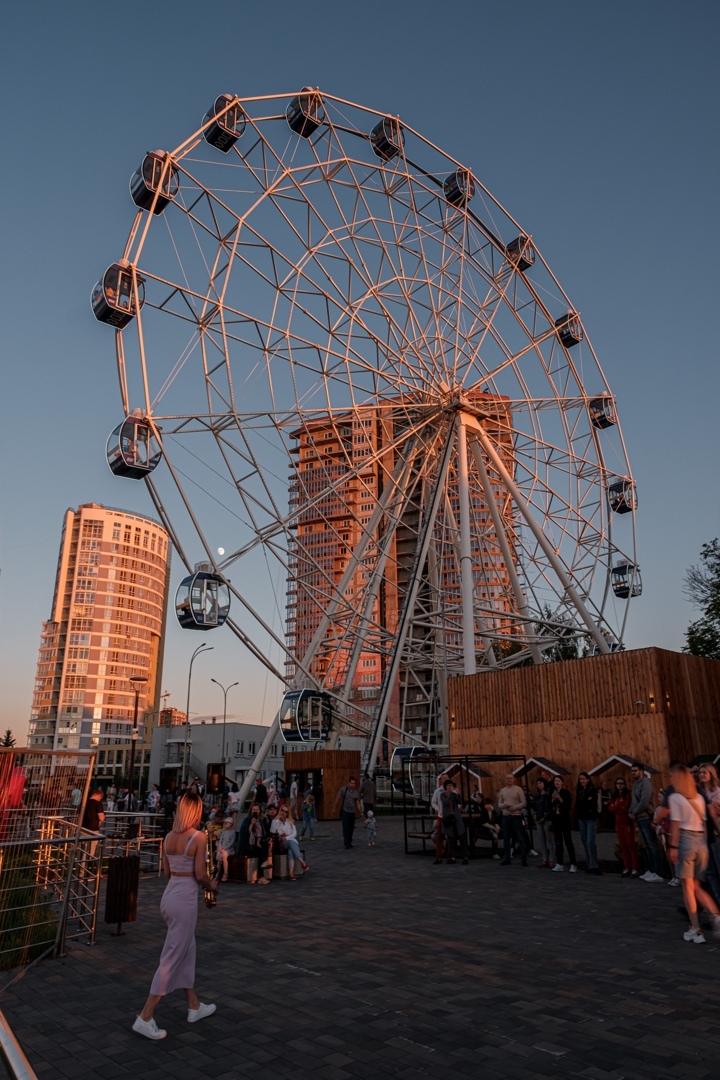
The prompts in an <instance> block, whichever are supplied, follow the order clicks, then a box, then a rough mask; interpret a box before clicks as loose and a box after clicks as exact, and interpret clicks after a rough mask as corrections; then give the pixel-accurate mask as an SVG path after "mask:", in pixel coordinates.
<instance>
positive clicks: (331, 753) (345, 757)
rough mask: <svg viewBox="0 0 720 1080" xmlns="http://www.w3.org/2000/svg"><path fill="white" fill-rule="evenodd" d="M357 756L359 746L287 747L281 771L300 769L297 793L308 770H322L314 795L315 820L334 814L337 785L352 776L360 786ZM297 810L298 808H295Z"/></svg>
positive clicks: (292, 771)
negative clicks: (355, 747) (353, 747)
mask: <svg viewBox="0 0 720 1080" xmlns="http://www.w3.org/2000/svg"><path fill="white" fill-rule="evenodd" d="M360 767H361V757H360V751H359V750H290V749H289V748H288V750H287V752H286V754H285V773H286V776H287V775H289V774H290V773H295V772H296V773H300V779H301V787H300V793H301V794H302V791H303V790H304V787H305V783H306V781H307V776H308V773H313V772H314V773H317V772H320V771H322V793H321V796H320V798H316V805H317V811H316V812H317V817H318V821H326V820H328V819H329V818H334V817H337V816H338V815H337V814H336V813H335V799H336V796H337V793H338V791H339V790H340V788H342V787H344V786H345V784H347V782H348V777H350V776H355V777H356V778H357V781H358V787H359V786H360ZM298 810H299V808H298Z"/></svg>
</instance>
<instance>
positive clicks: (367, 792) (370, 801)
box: [360, 773, 377, 814]
mask: <svg viewBox="0 0 720 1080" xmlns="http://www.w3.org/2000/svg"><path fill="white" fill-rule="evenodd" d="M376 796H377V789H376V787H375V781H374V780H372V779H371V777H370V774H369V773H365V775H364V776H363V778H362V784H361V785H360V798H361V799H362V804H363V810H364V811H365V813H366V814H367V812H368V810H372V812H373V814H374V813H375V798H376Z"/></svg>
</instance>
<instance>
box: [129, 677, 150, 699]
mask: <svg viewBox="0 0 720 1080" xmlns="http://www.w3.org/2000/svg"><path fill="white" fill-rule="evenodd" d="M147 681H148V680H147V676H146V675H131V676H130V682H131V683H132V688H133V690H134V691H135V693H136V694H139V693H140V691H141V690H142V688H143V686H144V685H145V683H146V682H147Z"/></svg>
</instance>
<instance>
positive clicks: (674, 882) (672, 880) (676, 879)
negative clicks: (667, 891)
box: [668, 877, 680, 888]
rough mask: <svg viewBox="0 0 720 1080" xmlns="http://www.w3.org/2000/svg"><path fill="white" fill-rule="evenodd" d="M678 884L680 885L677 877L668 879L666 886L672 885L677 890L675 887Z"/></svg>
mask: <svg viewBox="0 0 720 1080" xmlns="http://www.w3.org/2000/svg"><path fill="white" fill-rule="evenodd" d="M679 884H680V878H679V877H674V878H670V880H669V881H668V885H674V886H675V887H676V888H677V886H678V885H679Z"/></svg>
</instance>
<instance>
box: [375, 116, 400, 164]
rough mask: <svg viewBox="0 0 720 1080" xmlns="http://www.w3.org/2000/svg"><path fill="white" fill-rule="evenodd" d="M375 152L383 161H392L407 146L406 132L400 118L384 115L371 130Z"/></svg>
mask: <svg viewBox="0 0 720 1080" xmlns="http://www.w3.org/2000/svg"><path fill="white" fill-rule="evenodd" d="M370 143H371V145H372V148H373V152H374V153H375V154H376V155H377V156H378V157H379V158H382V159H383V161H390V160H391V159H392V158H394V157H397V155H398V154H399V153H400V152H401V151H402V150H403V149H404V147H405V132H404V131H403V129H402V125H401V124H400V121H399V120H396V119H395V117H393V116H384V117H383V118H382V120H381V121H380V122H379V123H378V124H376V125H375V127H374V128H373V129H372V131H371V132H370Z"/></svg>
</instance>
